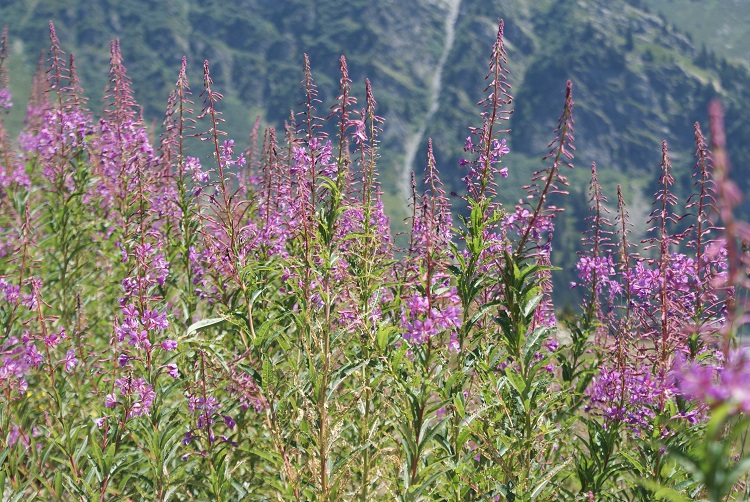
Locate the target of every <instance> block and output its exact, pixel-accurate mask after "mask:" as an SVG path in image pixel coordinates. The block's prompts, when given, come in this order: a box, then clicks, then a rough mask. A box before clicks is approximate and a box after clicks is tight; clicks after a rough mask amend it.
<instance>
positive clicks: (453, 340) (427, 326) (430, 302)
mask: <svg viewBox="0 0 750 502" xmlns="http://www.w3.org/2000/svg"><path fill="white" fill-rule="evenodd" d="M460 305H461V301H460V299H459V298H458V294H457V291H456V288H455V287H452V288H443V291H441V292H439V293H437V294H435V295H433V296H432V297H431V298H429V299H428V298H427V297H425V296H423V295H420V294H418V293H416V294H414V295H413V296H411V297H409V298H407V299H406V302H405V307H404V308H402V310H401V327H402V328H403V329H404V333H403V338H404V340H406V341H408V342H409V343H412V344H416V345H421V344H424V343H427V342H429V341H430V340H432V339H434V338H436V337H437V336H438V335H440V334H441V333H444V332H446V331H449V332H450V334H449V342H448V346H449V348H450V349H451V350H454V351H456V350H458V342H457V333H456V330H457V329H458V328H460V327H461V324H462V321H461V307H460Z"/></svg>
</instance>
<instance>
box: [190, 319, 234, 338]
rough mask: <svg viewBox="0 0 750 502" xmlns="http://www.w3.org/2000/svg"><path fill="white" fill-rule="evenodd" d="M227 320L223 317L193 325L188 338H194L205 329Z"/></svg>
mask: <svg viewBox="0 0 750 502" xmlns="http://www.w3.org/2000/svg"><path fill="white" fill-rule="evenodd" d="M225 320H226V319H224V318H223V317H212V318H210V319H203V320H202V321H198V322H196V323H193V324H191V325H190V327H189V328H188V330H187V336H192V335H194V334H195V333H197V332H198V331H200V330H202V329H203V328H207V327H209V326H213V325H215V324H219V323H221V322H224V321H225Z"/></svg>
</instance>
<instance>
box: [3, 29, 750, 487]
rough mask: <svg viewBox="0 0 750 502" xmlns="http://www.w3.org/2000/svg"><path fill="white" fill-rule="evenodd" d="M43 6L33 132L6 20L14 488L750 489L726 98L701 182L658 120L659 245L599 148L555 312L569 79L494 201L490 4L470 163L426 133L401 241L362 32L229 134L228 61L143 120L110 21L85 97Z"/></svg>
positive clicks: (737, 231) (500, 144)
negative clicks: (521, 165)
mask: <svg viewBox="0 0 750 502" xmlns="http://www.w3.org/2000/svg"><path fill="white" fill-rule="evenodd" d="M49 28H50V48H49V52H48V53H47V55H46V57H43V58H42V59H41V60H40V64H39V69H38V72H37V74H36V76H35V78H34V81H33V85H32V90H31V98H30V100H29V102H28V104H27V108H26V113H27V115H26V121H25V126H24V129H23V131H21V133H20V135H19V136H18V137H10V136H9V134H8V133H7V132H6V130H5V129H4V127H3V122H2V118H3V115H4V113H5V112H7V110H8V109H9V108H10V107H11V106H18V103H15V102H14V101H13V99H12V96H11V95H10V93H9V91H8V79H9V78H12V75H9V71H8V68H7V64H4V63H7V47H8V30H7V28H6V30H5V32H4V33H3V37H2V42H1V44H0V332H1V333H0V447H1V448H0V465H1V468H0V500H2V501H6V500H7V501H17V500H24V501H27V500H41V501H50V500H61V501H69V500H70V501H72V500H77V501H89V500H99V501H105V500H107V501H110V500H111V501H116V500H121V501H136V500H158V501H163V500H202V501H204V500H205V501H237V500H258V501H262V500H278V501H282V500H283V501H313V500H314V501H334V500H342V501H351V500H359V501H370V500H400V501H418V500H451V501H463V500H489V501H509V502H513V501H515V502H521V501H537V500H538V501H586V502H588V501H653V500H668V501H673V502H674V501H688V500H707V501H711V502H719V501H726V500H745V499H748V497H750V484H749V481H750V480H749V479H748V476H747V471H748V470H749V469H750V457H748V454H749V453H750V447H749V446H748V445H747V440H748V423H749V422H750V421H748V418H747V417H748V414H749V413H750V350H748V349H746V348H744V347H742V345H741V344H740V343H739V342H738V333H739V332H740V331H741V328H742V325H743V324H744V323H745V322H746V321H747V311H746V310H747V309H746V303H745V294H744V291H746V287H747V282H748V274H747V271H748V265H750V261H748V255H747V245H748V243H750V225H748V224H747V223H746V222H744V221H741V220H740V219H739V218H738V217H736V216H735V211H734V210H735V208H736V207H737V205H738V204H739V202H740V199H741V194H740V193H739V190H738V189H737V187H736V185H735V184H734V183H733V182H732V180H731V179H730V172H729V168H730V162H729V159H728V158H727V155H726V150H725V139H724V125H723V112H722V108H721V105H720V103H719V102H714V103H713V104H712V105H711V108H710V110H709V117H710V124H709V126H710V131H708V134H707V135H704V133H703V132H702V130H701V127H700V125H699V124H698V123H696V125H695V163H694V174H693V180H692V183H693V188H694V190H693V195H692V196H691V197H690V198H689V199H687V200H677V197H676V196H675V194H674V193H673V191H672V186H673V183H674V179H673V177H672V174H671V169H672V166H671V161H670V155H669V150H668V145H667V144H666V142H665V143H664V144H663V147H662V152H661V163H660V166H658V167H659V169H660V173H661V175H660V178H659V180H660V182H659V185H658V186H656V187H654V190H655V195H654V203H653V207H652V211H651V212H650V215H649V216H648V221H647V225H648V227H649V231H648V233H647V238H646V239H645V240H644V241H642V242H641V240H640V239H634V238H633V233H632V232H631V221H630V219H629V215H628V205H627V204H628V203H627V201H626V200H624V197H623V196H622V193H621V191H620V190H618V192H617V193H616V194H605V193H604V191H603V189H602V187H601V186H600V184H599V182H598V179H597V169H596V165H592V166H590V170H591V182H590V188H589V192H588V193H589V200H588V202H589V204H590V213H589V216H588V225H587V228H588V231H587V232H586V233H585V235H583V236H582V239H583V248H582V249H583V251H582V252H581V253H580V257H579V260H578V265H577V267H578V277H579V279H578V280H577V282H576V283H574V284H571V288H574V289H575V291H576V292H577V293H579V294H580V295H581V297H582V298H583V300H582V302H581V303H580V305H579V306H578V309H577V311H576V312H575V315H573V316H565V317H564V318H562V316H561V318H558V317H557V315H559V312H557V313H556V310H555V306H554V304H553V296H552V280H551V277H552V274H554V273H555V270H556V269H555V254H554V252H553V247H552V242H553V240H552V236H553V232H554V223H555V216H556V215H557V214H558V213H559V212H560V211H563V209H564V203H565V200H566V195H567V194H566V186H567V181H566V172H568V171H569V170H570V169H571V168H572V164H571V162H572V158H573V153H574V138H573V128H574V97H573V96H574V94H573V85H572V84H571V83H570V82H568V85H567V88H566V89H560V99H559V110H558V112H557V113H559V121H558V125H557V128H556V129H555V130H554V131H550V140H551V142H550V144H549V154H548V155H547V156H546V157H545V158H544V160H543V161H542V163H541V164H540V166H541V168H540V170H538V171H537V172H536V173H534V175H533V177H532V179H531V180H530V181H529V183H528V185H527V186H525V187H524V189H525V190H526V193H527V197H526V198H525V199H523V200H522V201H520V202H519V203H518V204H517V205H515V206H511V205H502V204H500V203H499V202H498V200H497V199H498V197H497V193H498V192H502V191H503V190H504V183H505V178H506V177H507V175H508V170H509V169H511V170H512V169H513V166H512V165H506V164H505V163H504V161H503V158H504V156H505V155H506V154H507V153H508V152H509V149H508V146H507V142H506V139H508V120H509V117H510V114H511V113H512V109H513V98H512V97H511V94H510V93H511V89H510V86H509V85H508V84H507V79H506V77H507V74H508V61H507V60H506V53H505V48H504V40H503V22H502V21H500V23H499V29H498V33H497V38H496V40H495V41H494V45H493V44H492V41H491V40H488V54H489V65H488V75H487V78H486V81H485V82H484V84H482V82H477V97H478V98H479V102H478V107H477V115H476V123H475V124H466V125H469V126H471V127H469V128H468V130H467V139H466V143H465V148H464V150H465V159H463V160H462V161H461V165H462V169H463V173H464V175H465V177H464V178H463V181H464V185H465V191H464V193H459V194H456V195H455V196H451V195H448V194H446V193H445V191H444V190H443V188H442V184H441V181H440V177H439V172H438V168H439V166H438V165H437V163H436V161H435V159H434V157H433V153H432V143H431V142H429V143H428V144H427V154H426V157H425V158H424V159H423V161H422V165H423V166H424V170H423V171H422V172H420V173H417V174H414V175H413V177H412V197H411V203H410V207H409V210H410V214H411V216H410V218H409V219H408V228H409V229H410V230H409V232H408V234H407V235H405V236H404V241H405V242H407V243H408V244H407V245H406V246H405V247H404V246H400V247H399V246H397V245H396V240H395V238H394V236H393V235H392V234H391V224H390V221H389V218H388V216H387V215H386V212H385V209H384V206H383V202H382V195H383V194H382V192H381V189H380V184H379V181H378V170H377V163H378V135H379V134H380V133H381V129H382V128H383V127H387V124H384V123H383V120H382V119H381V118H380V117H379V116H378V107H377V101H376V96H377V90H376V89H372V88H371V85H370V82H369V81H368V82H366V91H365V95H364V96H358V97H355V96H354V95H353V91H352V85H351V84H352V83H351V81H350V79H349V75H348V70H347V64H346V59H345V58H344V57H343V56H342V57H341V60H340V69H341V76H340V82H339V88H338V93H337V95H338V98H337V99H336V100H335V102H333V103H321V102H320V101H319V100H318V97H317V89H316V84H315V80H314V72H313V68H312V64H311V62H310V61H309V59H308V58H307V57H305V60H304V62H300V81H301V84H300V88H299V91H298V95H297V96H295V97H294V101H295V102H301V104H300V105H299V107H298V108H297V109H296V110H294V111H293V112H292V113H291V115H290V116H289V119H288V121H287V122H286V123H284V124H283V125H282V126H280V127H278V128H274V127H268V128H266V129H265V130H261V128H260V125H259V122H258V123H256V124H257V125H256V127H255V129H254V130H253V132H252V134H251V135H250V137H249V138H248V139H246V140H240V139H239V138H234V139H232V138H229V137H227V135H226V134H225V133H224V132H223V131H222V123H223V119H222V118H221V110H222V102H221V99H222V95H221V94H220V92H219V90H217V89H215V88H214V84H213V82H212V79H211V72H210V65H209V62H208V61H206V62H205V63H203V64H202V65H201V66H200V67H201V70H202V71H201V70H191V71H190V73H191V74H193V75H192V76H191V78H190V79H189V78H188V73H189V72H188V62H187V61H186V60H185V59H183V62H182V67H181V68H176V69H175V75H176V84H175V86H174V90H173V91H172V93H171V95H170V96H169V99H168V101H167V103H166V112H165V115H164V121H163V124H162V125H161V127H152V126H147V124H145V123H144V119H143V117H142V114H141V111H140V108H139V106H138V104H137V103H136V102H135V99H134V97H133V92H132V90H131V86H130V81H129V79H128V75H127V71H126V66H125V63H124V62H123V59H122V57H121V52H120V42H119V41H118V40H115V41H113V42H112V44H111V47H110V53H111V59H110V68H109V84H108V86H107V89H106V91H105V99H104V103H105V104H104V107H103V108H104V109H103V111H101V113H99V112H97V115H95V114H94V113H92V111H91V110H89V108H88V107H87V99H86V97H85V94H84V92H83V89H82V88H81V85H80V82H79V80H78V78H77V76H76V64H77V61H76V60H75V59H74V57H73V55H72V54H70V55H68V54H66V53H65V52H64V51H63V48H62V47H61V46H60V42H59V40H58V38H57V36H56V34H55V29H54V26H53V24H52V23H50V26H49ZM490 49H491V50H490ZM191 68H193V67H192V66H191ZM190 81H192V86H191V84H190V83H189V82H190ZM482 89H484V90H482ZM459 127H464V125H460V126H459ZM201 152H203V153H201ZM656 167H657V166H654V168H656ZM577 169H580V167H577ZM555 204H557V206H556V205H555ZM558 206H559V207H558ZM399 242H400V241H399ZM556 314H557V315H556Z"/></svg>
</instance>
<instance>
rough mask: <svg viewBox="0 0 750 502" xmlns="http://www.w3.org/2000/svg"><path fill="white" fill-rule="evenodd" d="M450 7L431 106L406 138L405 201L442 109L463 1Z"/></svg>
mask: <svg viewBox="0 0 750 502" xmlns="http://www.w3.org/2000/svg"><path fill="white" fill-rule="evenodd" d="M446 4H447V7H448V11H447V16H446V18H445V45H443V53H442V54H441V55H440V59H439V60H438V64H437V67H436V68H435V73H434V74H433V76H432V81H431V82H430V106H429V108H428V109H427V113H426V114H425V115H424V118H423V119H422V123H421V124H420V126H419V129H418V130H417V132H415V133H414V134H412V135H411V136H410V137H407V138H406V142H405V145H404V146H405V158H404V165H403V168H402V170H401V182H400V183H399V185H400V186H401V193H402V195H403V197H404V199H407V200H408V199H409V197H410V196H411V172H412V171H413V170H415V166H414V162H415V160H416V158H417V152H418V151H419V147H420V145H422V143H423V141H424V135H425V133H426V132H427V126H428V125H429V123H430V120H432V117H433V116H434V115H435V112H437V111H438V108H439V107H440V92H441V90H442V83H443V67H444V66H445V63H446V62H447V61H448V56H449V55H450V52H451V49H452V48H453V41H454V39H455V35H456V21H457V20H458V12H459V10H460V9H461V0H446Z"/></svg>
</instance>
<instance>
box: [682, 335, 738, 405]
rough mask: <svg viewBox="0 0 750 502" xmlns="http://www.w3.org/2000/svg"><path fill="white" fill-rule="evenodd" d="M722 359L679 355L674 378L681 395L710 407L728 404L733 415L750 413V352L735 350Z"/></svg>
mask: <svg viewBox="0 0 750 502" xmlns="http://www.w3.org/2000/svg"><path fill="white" fill-rule="evenodd" d="M723 359H724V358H723V357H718V358H714V359H713V360H710V359H706V360H704V361H700V360H692V361H691V360H687V359H686V358H685V357H684V356H683V355H682V354H677V355H676V356H675V362H674V370H673V373H672V376H673V378H674V380H675V385H676V387H677V389H678V392H679V393H680V395H682V396H683V397H685V398H686V399H690V400H693V401H696V402H698V403H705V404H707V405H709V406H710V407H716V406H719V405H722V404H725V403H726V404H727V405H729V406H730V407H731V409H732V412H733V413H750V349H748V348H747V347H740V348H737V349H733V350H732V351H730V353H729V355H728V356H727V357H726V360H723Z"/></svg>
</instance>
